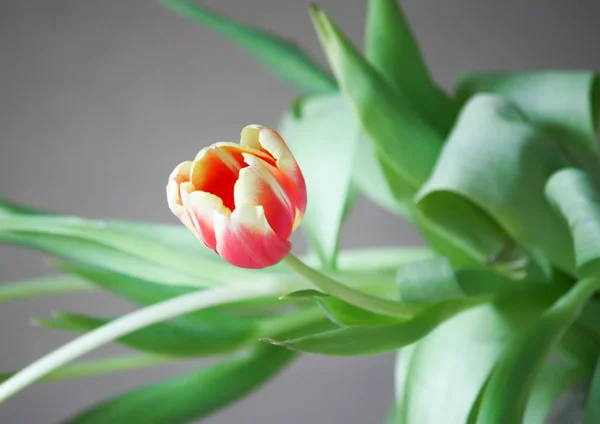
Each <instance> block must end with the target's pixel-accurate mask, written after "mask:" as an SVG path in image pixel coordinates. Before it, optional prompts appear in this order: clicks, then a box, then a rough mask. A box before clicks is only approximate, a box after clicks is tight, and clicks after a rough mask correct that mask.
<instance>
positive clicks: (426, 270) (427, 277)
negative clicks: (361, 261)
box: [396, 257, 517, 304]
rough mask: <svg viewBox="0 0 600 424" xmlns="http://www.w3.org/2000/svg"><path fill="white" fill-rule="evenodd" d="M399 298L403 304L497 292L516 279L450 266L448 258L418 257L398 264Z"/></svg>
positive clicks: (511, 286)
mask: <svg viewBox="0 0 600 424" xmlns="http://www.w3.org/2000/svg"><path fill="white" fill-rule="evenodd" d="M396 282H397V283H398V289H399V290H400V299H401V300H402V301H403V302H404V303H406V304H422V303H433V302H440V301H443V300H450V299H460V298H464V297H466V296H476V295H483V294H492V293H499V292H502V291H506V290H509V289H511V288H515V287H517V285H516V283H515V282H514V281H513V280H511V279H509V278H506V277H504V276H502V275H500V274H497V273H495V272H492V271H489V270H485V269H460V270H456V271H455V270H454V269H453V268H452V263H451V262H450V260H449V259H448V258H445V257H436V258H428V259H422V260H420V261H415V262H410V263H407V264H405V265H402V266H401V267H400V268H399V269H398V273H397V274H396Z"/></svg>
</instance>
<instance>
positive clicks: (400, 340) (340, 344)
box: [262, 299, 477, 356]
mask: <svg viewBox="0 0 600 424" xmlns="http://www.w3.org/2000/svg"><path fill="white" fill-rule="evenodd" d="M476 303H477V301H471V300H467V299H465V300H462V301H449V302H444V303H441V304H438V305H434V306H431V307H429V308H427V309H425V310H423V311H422V312H420V313H418V314H416V315H415V316H414V317H413V318H410V319H407V320H406V321H405V322H401V323H399V324H390V325H378V326H356V327H345V328H341V329H337V330H332V331H326V332H324V333H318V334H309V335H306V336H303V337H298V338H295V339H289V340H273V339H262V340H263V341H265V342H268V343H272V344H275V345H277V346H283V347H285V348H288V349H291V350H296V351H299V352H309V353H318V354H321V355H339V356H358V355H373V354H379V353H385V352H390V351H393V350H396V349H399V348H402V347H404V346H407V345H409V344H412V343H414V342H416V341H417V340H419V339H421V338H423V337H424V336H426V335H427V334H428V333H429V332H431V331H432V330H434V329H435V328H436V327H437V326H438V325H440V324H441V323H443V322H444V321H445V320H447V319H449V318H450V317H452V316H454V315H456V314H458V313H459V312H461V311H463V310H465V309H468V308H470V307H473V306H474V304H476Z"/></svg>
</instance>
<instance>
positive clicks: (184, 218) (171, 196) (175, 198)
mask: <svg viewBox="0 0 600 424" xmlns="http://www.w3.org/2000/svg"><path fill="white" fill-rule="evenodd" d="M180 201H181V198H180V196H179V184H178V183H177V181H175V180H171V181H169V183H168V184H167V202H168V203H169V209H171V212H173V215H175V216H176V217H177V218H179V220H180V221H181V223H182V224H183V225H185V226H186V228H187V229H188V230H190V231H191V232H192V233H193V234H194V235H195V236H196V237H197V238H200V234H199V233H198V230H196V227H195V226H194V224H193V223H192V219H191V218H190V215H189V214H188V213H187V211H186V210H185V208H184V207H183V205H182V204H181V202H180Z"/></svg>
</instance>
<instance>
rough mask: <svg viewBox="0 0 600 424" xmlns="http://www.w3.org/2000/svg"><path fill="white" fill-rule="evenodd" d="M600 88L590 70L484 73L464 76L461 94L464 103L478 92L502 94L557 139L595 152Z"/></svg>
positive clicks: (461, 80) (458, 91) (459, 86)
mask: <svg viewBox="0 0 600 424" xmlns="http://www.w3.org/2000/svg"><path fill="white" fill-rule="evenodd" d="M599 88H600V87H599V86H598V82H597V75H596V74H595V73H594V72H589V71H534V72H523V73H501V72H482V73H473V74H467V75H465V76H463V77H462V78H461V79H460V82H459V84H458V88H457V93H458V97H459V98H460V99H461V100H462V101H463V102H464V101H466V100H467V99H468V98H469V97H471V96H473V95H475V94H477V93H497V94H500V95H502V96H504V97H506V98H508V99H510V100H512V101H514V102H516V103H517V104H518V105H519V106H520V107H521V109H522V110H523V111H524V112H525V113H526V114H527V116H529V117H530V118H531V120H532V121H533V122H535V123H536V124H537V125H540V126H541V127H542V128H544V129H545V130H546V131H548V132H549V133H550V134H552V135H553V136H554V137H555V138H556V139H557V140H562V141H563V142H564V143H565V144H567V143H568V144H572V145H575V146H577V147H579V148H583V149H584V150H585V151H587V152H592V153H593V154H594V155H595V154H596V152H597V150H598V149H597V146H596V144H597V141H596V123H597V120H598V117H599V115H598V110H599V109H598V106H599V101H600V90H599Z"/></svg>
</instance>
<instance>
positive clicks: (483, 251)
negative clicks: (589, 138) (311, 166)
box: [417, 95, 574, 278]
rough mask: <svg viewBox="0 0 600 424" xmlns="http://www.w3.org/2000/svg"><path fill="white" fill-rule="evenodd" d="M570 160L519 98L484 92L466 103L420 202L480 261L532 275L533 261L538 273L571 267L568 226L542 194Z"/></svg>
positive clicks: (572, 266)
mask: <svg viewBox="0 0 600 424" xmlns="http://www.w3.org/2000/svg"><path fill="white" fill-rule="evenodd" d="M565 162H566V159H565V158H564V156H563V155H562V152H561V150H560V147H559V145H558V143H556V142H555V141H554V140H553V139H551V138H549V137H548V136H547V135H546V134H545V133H543V132H541V131H540V130H539V129H538V128H537V127H536V126H535V125H533V124H532V123H531V122H530V121H529V119H528V118H527V117H526V116H525V115H524V114H523V113H522V112H521V111H520V110H519V109H518V107H517V106H516V105H514V104H513V103H510V102H508V101H507V100H505V99H503V98H501V97H498V96H492V95H478V96H476V97H474V98H473V99H472V100H470V101H469V103H468V104H467V105H466V106H465V108H464V109H463V110H462V112H461V115H460V117H459V120H458V122H457V124H456V126H455V128H454V130H453V131H452V134H451V136H450V137H449V139H448V141H447V142H446V145H445V146H444V150H443V151H442V153H441V155H440V158H439V160H438V163H437V165H436V168H435V170H434V172H433V174H432V176H431V178H430V179H429V180H428V181H427V183H426V184H425V185H424V186H423V187H422V188H421V191H420V192H419V195H418V203H417V207H419V209H420V210H421V211H422V212H423V214H425V215H426V216H427V217H428V218H429V219H430V220H431V221H433V222H434V223H435V224H437V225H438V226H439V227H440V228H442V229H443V231H445V232H450V233H451V235H452V237H453V240H454V242H455V244H456V245H458V246H461V247H462V248H463V249H464V251H466V252H467V253H469V254H470V255H471V256H472V257H473V258H474V259H476V260H477V262H479V263H484V264H488V265H491V266H494V267H495V268H497V269H499V270H503V271H505V272H508V273H511V274H516V275H518V274H523V273H525V272H526V271H528V273H529V274H530V275H531V274H532V273H534V272H535V270H532V269H531V268H530V269H529V270H526V269H525V267H526V266H527V264H528V262H529V263H530V265H535V266H537V268H539V269H541V270H542V271H538V272H537V277H538V278H539V276H540V273H541V272H543V273H544V274H546V275H547V274H548V273H549V266H548V264H547V263H546V262H547V261H549V262H550V263H551V264H552V265H553V266H556V267H558V268H560V269H562V270H564V271H566V272H573V269H574V264H573V258H572V255H571V252H570V248H569V246H570V237H569V234H568V230H567V228H566V226H565V225H564V224H563V223H562V222H561V220H560V218H559V217H558V216H556V214H555V213H554V212H553V211H552V209H551V208H550V206H549V205H548V203H547V202H546V201H545V198H544V185H545V183H546V180H547V179H548V178H549V177H550V175H551V174H552V173H553V172H555V171H556V170H558V169H559V168H560V167H561V166H563V165H564V164H565ZM549 229H552V230H551V231H549ZM528 252H529V253H528ZM537 252H541V253H543V254H544V256H543V257H541V256H540V255H539V254H537ZM533 276H535V274H533Z"/></svg>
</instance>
